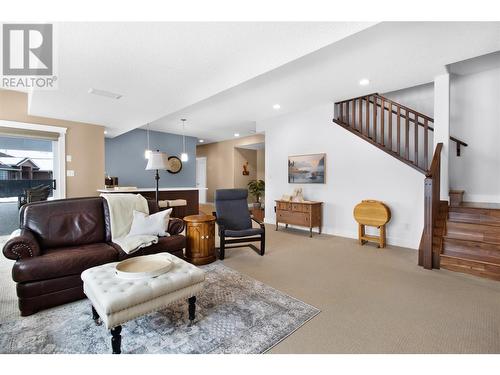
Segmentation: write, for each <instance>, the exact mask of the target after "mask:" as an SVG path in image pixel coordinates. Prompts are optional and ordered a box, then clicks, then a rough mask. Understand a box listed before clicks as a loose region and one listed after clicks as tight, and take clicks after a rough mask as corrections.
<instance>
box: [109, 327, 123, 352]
mask: <svg viewBox="0 0 500 375" xmlns="http://www.w3.org/2000/svg"><path fill="white" fill-rule="evenodd" d="M120 333H122V326H116V327H114V328H111V347H112V348H113V354H120V353H121V352H122V349H121V346H122V337H121V335H120Z"/></svg>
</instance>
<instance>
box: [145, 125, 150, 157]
mask: <svg viewBox="0 0 500 375" xmlns="http://www.w3.org/2000/svg"><path fill="white" fill-rule="evenodd" d="M148 125H149V124H148ZM148 125H146V134H147V137H148V147H147V148H146V150H144V157H145V158H146V159H149V157H150V156H151V147H149V126H148Z"/></svg>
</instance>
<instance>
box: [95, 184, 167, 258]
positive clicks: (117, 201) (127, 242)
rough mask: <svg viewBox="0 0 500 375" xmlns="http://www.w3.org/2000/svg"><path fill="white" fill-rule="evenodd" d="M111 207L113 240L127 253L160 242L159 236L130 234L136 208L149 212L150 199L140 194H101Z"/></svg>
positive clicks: (110, 216)
mask: <svg viewBox="0 0 500 375" xmlns="http://www.w3.org/2000/svg"><path fill="white" fill-rule="evenodd" d="M101 197H103V198H104V199H106V201H107V202H108V207H109V220H110V224H111V241H113V243H115V244H117V245H118V246H120V247H121V248H122V250H123V251H125V252H126V253H127V254H131V253H133V252H134V251H137V250H138V249H140V248H141V247H147V246H150V245H152V244H155V243H158V237H157V236H148V235H135V236H129V235H128V233H129V232H130V227H131V226H132V220H133V218H134V210H136V211H140V212H144V213H145V214H149V208H148V201H147V200H146V198H144V197H143V196H142V195H140V194H115V193H113V194H101Z"/></svg>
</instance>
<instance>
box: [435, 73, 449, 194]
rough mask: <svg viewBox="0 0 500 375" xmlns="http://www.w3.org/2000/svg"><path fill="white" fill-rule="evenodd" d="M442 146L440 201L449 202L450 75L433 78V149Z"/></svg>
mask: <svg viewBox="0 0 500 375" xmlns="http://www.w3.org/2000/svg"><path fill="white" fill-rule="evenodd" d="M438 143H442V144H443V150H442V152H441V200H446V201H449V191H450V186H449V180H450V177H449V172H448V161H449V150H450V147H449V146H450V75H449V74H448V73H446V74H442V75H439V76H437V77H435V78H434V149H435V148H436V145H437V144H438Z"/></svg>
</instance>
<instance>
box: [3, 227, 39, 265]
mask: <svg viewBox="0 0 500 375" xmlns="http://www.w3.org/2000/svg"><path fill="white" fill-rule="evenodd" d="M16 232H17V233H16ZM16 232H15V234H14V235H13V236H11V238H10V239H9V240H8V241H7V243H6V244H5V246H4V247H3V255H5V257H7V258H9V259H14V260H20V259H26V258H33V257H36V256H38V255H40V253H41V251H40V245H39V244H38V241H37V239H36V237H35V235H34V234H33V232H32V231H30V230H29V229H20V230H18V231H16Z"/></svg>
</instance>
